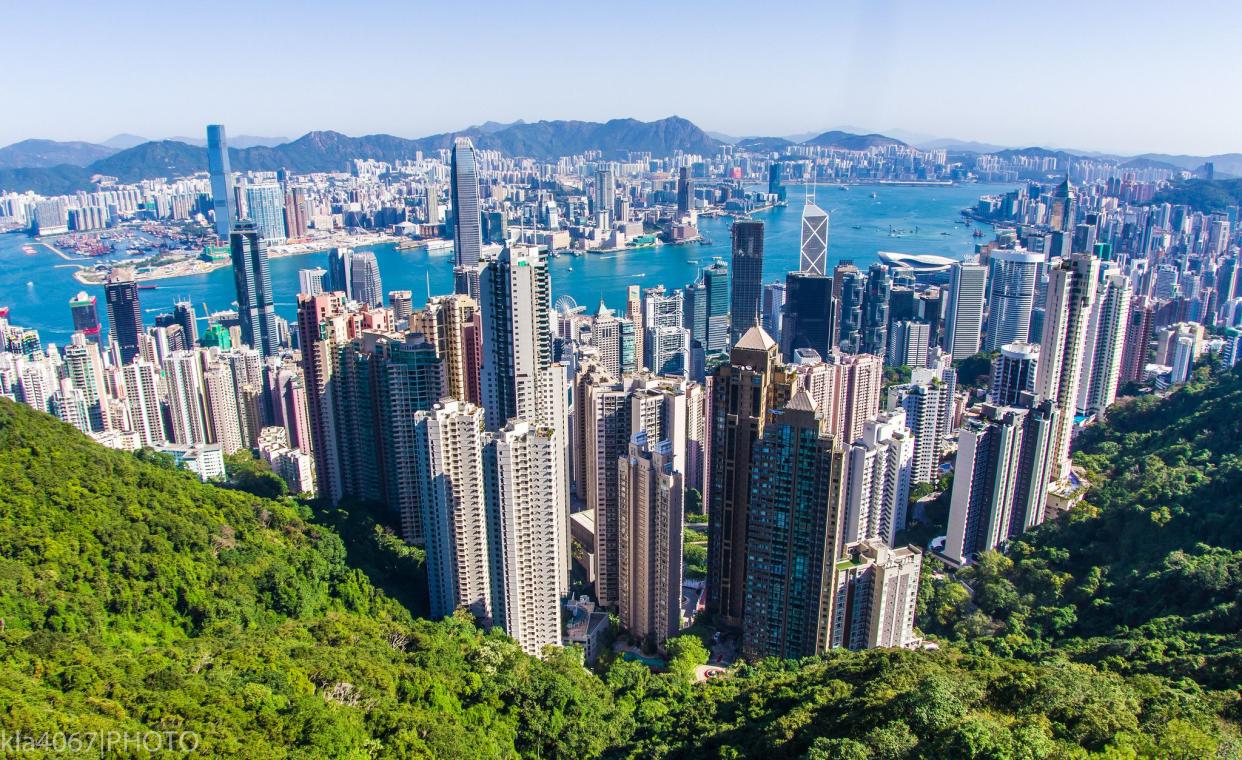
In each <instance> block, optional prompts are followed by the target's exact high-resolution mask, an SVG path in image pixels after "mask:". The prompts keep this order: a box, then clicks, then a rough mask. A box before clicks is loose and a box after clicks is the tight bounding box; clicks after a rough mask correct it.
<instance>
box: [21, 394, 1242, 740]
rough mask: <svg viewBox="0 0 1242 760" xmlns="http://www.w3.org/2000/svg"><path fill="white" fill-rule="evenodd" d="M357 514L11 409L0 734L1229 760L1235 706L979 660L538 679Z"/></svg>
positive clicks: (894, 654) (688, 665) (1176, 685)
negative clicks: (430, 592) (412, 590)
mask: <svg viewBox="0 0 1242 760" xmlns="http://www.w3.org/2000/svg"><path fill="white" fill-rule="evenodd" d="M253 479H254V478H251V480H253ZM243 480H246V479H245V478H243ZM258 480H262V478H261V477H260V478H258ZM260 485H261V484H260ZM359 514H362V513H359V512H354V513H352V514H345V513H343V512H339V511H334V512H320V513H318V515H316V514H314V513H312V512H311V511H310V510H309V508H308V507H307V506H305V505H302V504H300V503H298V502H295V501H292V500H289V499H284V498H281V499H268V498H261V497H258V496H255V495H252V494H250V493H247V492H245V491H241V490H230V489H225V488H220V487H216V486H212V485H204V484H202V483H199V482H198V480H197V479H196V478H195V477H194V476H193V475H191V474H188V473H183V472H179V471H176V470H171V469H168V467H167V465H166V463H165V462H163V460H162V459H161V458H158V457H154V458H151V457H142V456H137V457H136V456H131V455H128V454H124V453H122V452H116V451H112V450H108V449H104V448H102V447H99V446H97V445H95V444H94V443H92V442H91V441H90V440H89V439H87V438H86V437H85V436H83V435H81V434H80V433H78V432H77V431H76V430H74V429H72V428H70V427H68V426H66V425H63V424H61V423H59V422H57V421H55V420H54V419H52V418H50V417H48V416H46V415H43V414H40V413H37V412H34V411H32V410H30V409H29V408H27V407H24V406H19V405H15V404H12V403H10V402H8V401H6V400H2V399H0V616H2V617H3V627H2V628H0V727H3V728H4V730H5V731H7V732H9V733H10V734H12V733H13V732H17V731H21V732H23V733H26V734H32V733H33V734H37V733H40V732H43V731H53V732H54V731H64V732H73V731H92V730H93V731H125V730H129V731H139V730H159V731H169V730H171V731H190V732H195V733H197V734H198V735H199V736H200V737H201V743H200V745H199V751H198V754H199V755H202V756H205V757H254V758H265V757H272V758H282V757H305V758H320V757H383V758H389V757H396V758H401V757H419V758H422V757H428V758H458V757H469V758H491V757H529V758H592V757H610V758H622V757H625V758H649V757H657V758H658V757H670V758H671V757H679V758H701V757H709V758H710V757H715V758H734V757H765V758H766V757H771V758H803V757H805V758H816V759H821V758H864V757H866V758H902V759H904V758H909V759H910V760H913V759H914V758H923V757H943V758H1063V757H1106V758H1137V757H1144V758H1164V757H1187V758H1189V757H1204V756H1213V755H1217V756H1229V755H1228V753H1229V752H1230V751H1231V747H1232V745H1231V744H1230V742H1231V736H1232V733H1231V732H1232V726H1231V725H1230V724H1228V723H1226V722H1223V721H1221V720H1220V718H1219V714H1220V711H1221V710H1222V704H1223V700H1221V699H1219V698H1218V696H1219V695H1220V694H1221V693H1222V692H1219V691H1218V692H1215V693H1213V694H1209V693H1205V692H1204V691H1203V690H1202V689H1200V688H1199V687H1198V686H1196V685H1195V684H1194V683H1193V682H1189V681H1187V682H1175V681H1171V680H1169V679H1165V678H1161V677H1157V676H1150V675H1143V676H1135V677H1132V676H1128V675H1125V674H1121V673H1103V672H1100V671H1099V670H1097V669H1095V668H1093V667H1092V666H1090V665H1083V664H1072V663H1068V662H1064V661H1060V662H1055V661H1053V662H1047V663H1038V662H1025V661H1019V660H1012V659H1005V658H1002V657H998V656H996V655H995V654H993V653H991V652H989V651H986V650H981V651H980V652H978V653H976V654H971V655H966V654H963V653H962V652H961V651H959V650H958V649H957V648H954V647H945V648H944V649H942V650H941V651H938V652H930V651H929V652H907V651H870V652H862V653H851V652H833V653H831V654H828V655H825V656H823V657H819V658H809V659H807V660H804V661H800V662H782V661H775V660H773V661H765V662H762V663H758V664H755V665H751V666H742V667H740V668H738V669H736V671H735V672H734V673H731V674H730V675H729V676H727V677H724V678H716V679H712V680H710V681H708V682H707V683H705V684H694V683H692V674H693V672H694V665H695V664H697V663H699V662H702V660H703V659H704V658H705V651H704V650H703V648H702V646H701V645H699V644H698V642H697V640H693V639H687V640H686V641H680V640H673V641H671V642H670V643H669V651H670V655H671V657H670V662H669V672H668V673H653V672H651V671H650V670H648V668H647V667H646V666H644V665H641V664H639V663H634V662H627V661H624V660H619V659H617V660H613V659H612V658H611V657H609V656H605V657H604V661H603V664H602V666H601V668H600V673H599V675H595V674H592V673H590V672H589V671H587V670H586V669H585V668H583V667H582V665H581V659H580V657H579V656H578V654H577V652H576V650H573V649H571V650H565V651H556V652H553V653H551V654H550V656H549V657H548V659H546V660H544V661H540V660H537V659H533V658H530V657H527V656H526V655H524V654H523V653H522V652H521V651H520V650H519V649H518V647H517V646H516V645H515V644H514V643H513V642H512V641H511V640H509V639H508V638H507V637H505V636H504V635H502V634H500V633H487V634H485V633H483V632H481V631H480V630H478V629H477V628H476V627H475V625H474V624H473V623H472V622H470V621H469V620H468V619H466V618H464V617H459V618H454V619H451V620H447V621H443V622H438V623H432V622H428V621H423V620H416V619H415V618H414V617H413V616H412V615H411V614H410V612H409V610H408V609H407V608H405V607H403V606H401V605H400V604H399V603H397V602H396V601H394V600H393V598H392V597H390V596H389V595H387V594H385V593H382V592H380V591H378V590H377V589H376V587H375V585H374V584H373V582H372V578H376V579H379V580H380V582H382V583H384V584H385V587H388V588H391V587H392V584H393V581H394V578H396V577H399V576H397V575H395V574H394V573H393V569H394V568H398V569H399V568H401V567H408V560H409V558H408V557H402V556H401V555H400V553H399V552H398V551H397V547H396V546H389V545H388V544H386V543H385V542H384V541H374V542H371V543H370V544H368V545H369V546H370V547H371V548H370V551H371V552H372V553H373V554H376V555H381V556H379V557H373V558H371V561H370V562H368V563H365V564H364V563H360V562H356V561H354V560H355V559H356V558H357V557H356V556H355V555H357V554H359V553H360V550H361V549H362V547H363V545H364V544H367V543H368V540H369V539H368V535H369V534H370V532H371V531H373V529H374V526H373V525H372V524H370V522H369V521H368V520H365V519H364V520H361V521H359V520H358V515H359ZM325 515H326V519H327V520H329V521H330V522H331V524H332V525H339V526H342V527H343V529H345V533H346V535H347V536H348V539H347V540H346V541H343V540H342V538H341V537H340V536H339V534H338V533H337V532H336V531H335V530H334V529H333V528H331V527H328V525H327V524H324V523H323V522H321V521H320V519H321V518H322V517H324V516H325ZM346 521H348V522H349V523H350V524H348V525H346V524H345V523H346ZM355 522H360V523H361V526H360V527H359V526H357V525H354V524H353V523H355ZM394 558H395V559H394ZM403 563H405V564H403ZM359 568H365V571H364V570H363V569H359ZM421 580H422V579H421V578H413V579H412V582H414V583H419V582H421ZM411 598H412V599H415V600H417V599H418V598H419V595H417V594H415V595H412V596H411ZM683 638H685V637H683Z"/></svg>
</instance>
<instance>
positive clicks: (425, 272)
mask: <svg viewBox="0 0 1242 760" xmlns="http://www.w3.org/2000/svg"><path fill="white" fill-rule="evenodd" d="M423 276H424V277H426V278H427V300H428V301H430V300H431V270H430V269H427V270H424V271H423Z"/></svg>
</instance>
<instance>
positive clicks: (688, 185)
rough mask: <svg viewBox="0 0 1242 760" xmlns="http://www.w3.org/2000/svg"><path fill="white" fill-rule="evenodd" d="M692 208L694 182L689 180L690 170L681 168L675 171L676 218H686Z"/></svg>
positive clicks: (685, 167) (684, 167)
mask: <svg viewBox="0 0 1242 760" xmlns="http://www.w3.org/2000/svg"><path fill="white" fill-rule="evenodd" d="M693 207H694V180H692V179H690V168H689V167H687V166H683V167H681V168H680V169H678V170H677V216H679V217H682V216H686V215H687V214H689V213H690V209H691V208H693Z"/></svg>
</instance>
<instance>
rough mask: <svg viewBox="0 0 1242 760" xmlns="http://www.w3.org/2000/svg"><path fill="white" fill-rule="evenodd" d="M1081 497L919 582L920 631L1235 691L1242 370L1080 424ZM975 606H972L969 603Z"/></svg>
mask: <svg viewBox="0 0 1242 760" xmlns="http://www.w3.org/2000/svg"><path fill="white" fill-rule="evenodd" d="M1076 448H1077V450H1078V451H1077V453H1076V455H1075V461H1076V462H1077V463H1078V464H1079V465H1080V466H1082V467H1083V468H1085V470H1086V473H1087V478H1088V479H1089V480H1090V481H1091V482H1092V483H1093V486H1092V487H1091V488H1090V490H1089V491H1088V493H1087V496H1086V501H1085V502H1084V504H1083V505H1082V506H1081V507H1080V508H1078V509H1076V510H1075V511H1074V512H1072V513H1071V514H1070V515H1068V516H1066V517H1065V518H1063V519H1061V520H1058V521H1054V522H1050V523H1048V524H1045V525H1044V526H1043V527H1042V528H1041V529H1039V530H1038V531H1036V532H1034V533H1029V534H1027V535H1026V536H1024V537H1023V538H1022V539H1020V540H1018V541H1017V542H1015V543H1014V544H1013V545H1012V546H1011V547H1010V549H1009V551H1008V555H1007V556H1000V555H996V554H992V555H988V556H986V557H985V558H984V559H983V561H981V562H980V563H979V564H978V565H976V566H975V567H972V568H970V569H968V570H966V571H963V572H961V573H958V576H957V578H958V580H962V581H965V583H966V584H968V585H969V586H970V587H972V588H973V589H974V598H973V603H972V600H970V599H969V598H968V596H969V595H968V593H967V592H966V590H965V588H964V587H962V586H961V585H958V584H956V583H954V582H952V581H948V580H944V581H940V582H938V583H936V582H933V583H931V584H929V587H928V588H925V589H924V591H925V592H926V593H925V594H924V597H923V600H922V603H923V607H924V610H923V611H924V613H925V614H924V615H923V617H922V619H921V620H922V625H924V626H925V627H927V628H931V629H932V630H936V631H937V632H938V633H941V634H945V635H948V636H950V637H953V638H957V639H959V640H961V641H963V642H968V645H969V646H972V647H974V648H975V649H980V648H983V647H986V648H989V649H991V650H992V651H994V652H998V653H1001V654H1005V655H1017V656H1021V657H1026V658H1031V659H1036V660H1045V659H1048V658H1054V657H1055V658H1059V657H1069V658H1072V659H1074V660H1076V661H1079V662H1085V663H1092V664H1094V665H1096V666H1098V667H1099V668H1101V669H1103V670H1107V671H1112V672H1117V673H1120V674H1125V675H1140V674H1153V675H1158V676H1162V677H1167V678H1170V679H1173V680H1174V681H1175V682H1177V683H1179V684H1181V685H1182V687H1183V688H1186V689H1188V690H1193V689H1197V688H1202V689H1205V690H1208V691H1209V692H1211V693H1212V698H1213V699H1215V700H1217V701H1218V703H1219V704H1220V705H1221V707H1222V709H1223V710H1224V711H1225V714H1226V715H1229V716H1232V717H1233V718H1234V719H1235V720H1236V719H1237V717H1238V716H1239V715H1242V711H1240V702H1239V687H1240V686H1242V374H1239V373H1237V372H1231V373H1226V374H1224V375H1222V376H1220V377H1212V376H1211V375H1210V372H1209V370H1208V369H1206V368H1204V369H1200V370H1197V371H1196V375H1195V377H1194V378H1193V380H1192V382H1191V383H1189V384H1188V385H1186V386H1185V387H1183V388H1181V389H1179V390H1177V391H1175V392H1174V393H1172V394H1171V395H1169V396H1168V397H1167V398H1165V399H1163V400H1161V399H1157V398H1156V397H1151V396H1149V397H1145V398H1141V399H1136V400H1131V401H1128V402H1126V403H1122V404H1120V405H1118V406H1116V407H1115V408H1113V409H1112V410H1110V412H1109V421H1108V424H1105V425H1097V426H1094V427H1091V428H1089V429H1088V430H1086V431H1084V432H1083V434H1082V437H1081V438H1080V439H1079V440H1078V442H1077V443H1076ZM974 606H977V608H978V609H977V610H974Z"/></svg>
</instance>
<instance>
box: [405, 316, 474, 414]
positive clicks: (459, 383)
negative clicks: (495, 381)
mask: <svg viewBox="0 0 1242 760" xmlns="http://www.w3.org/2000/svg"><path fill="white" fill-rule="evenodd" d="M477 312H478V306H477V305H476V304H475V302H474V301H473V300H472V299H471V298H470V297H469V296H464V295H459V294H454V295H444V296H432V297H431V299H430V300H428V301H427V305H426V306H424V307H423V308H422V309H419V310H418V311H416V312H413V313H412V314H411V315H410V329H411V330H417V331H418V332H421V333H423V334H424V335H426V336H427V337H428V339H430V340H432V341H433V342H434V343H435V346H436V354H437V355H438V356H439V357H440V362H441V363H442V364H443V366H444V380H445V384H444V394H445V395H447V396H452V397H453V398H455V399H457V400H458V401H470V402H475V401H477V400H478V399H477V398H472V393H471V390H470V389H471V388H472V387H476V388H477V386H478V382H479V379H478V377H477V375H472V370H473V371H474V372H476V373H477V370H478V361H477V357H474V356H473V355H474V354H475V353H476V351H475V346H474V339H473V331H474V330H473V328H474V323H475V316H476V314H477ZM468 333H470V335H468Z"/></svg>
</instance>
